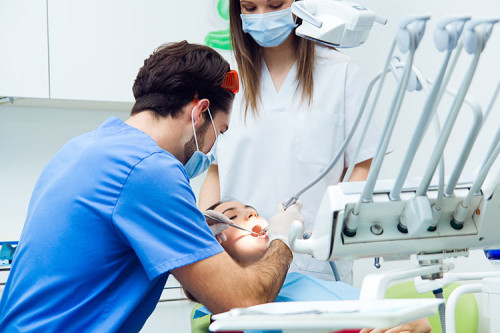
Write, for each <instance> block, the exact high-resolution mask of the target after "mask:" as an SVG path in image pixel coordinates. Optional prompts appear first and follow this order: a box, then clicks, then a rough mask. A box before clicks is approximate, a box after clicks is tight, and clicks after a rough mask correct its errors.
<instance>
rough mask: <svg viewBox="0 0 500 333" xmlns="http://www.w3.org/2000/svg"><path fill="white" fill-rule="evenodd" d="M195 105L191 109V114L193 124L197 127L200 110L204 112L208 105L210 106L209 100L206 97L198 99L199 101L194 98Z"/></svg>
mask: <svg viewBox="0 0 500 333" xmlns="http://www.w3.org/2000/svg"><path fill="white" fill-rule="evenodd" d="M195 103H196V104H195V105H194V107H193V110H192V111H191V115H192V117H193V122H194V126H195V127H198V125H199V124H200V115H201V113H202V112H205V111H206V110H208V107H209V106H210V101H209V100H208V99H206V98H204V99H200V100H199V101H196V100H195Z"/></svg>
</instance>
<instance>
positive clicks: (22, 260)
mask: <svg viewBox="0 0 500 333" xmlns="http://www.w3.org/2000/svg"><path fill="white" fill-rule="evenodd" d="M195 201H196V199H195V196H194V193H193V191H192V189H191V187H190V185H189V178H188V176H187V174H186V171H185V169H184V167H183V165H182V164H181V163H180V162H179V161H178V160H177V159H176V158H175V157H174V156H172V155H171V154H170V153H168V152H166V151H165V150H163V149H161V148H160V147H159V146H158V145H157V144H156V142H155V141H154V140H153V139H152V138H151V137H149V136H148V135H146V134H145V133H143V132H142V131H139V130H138V129H136V128H133V127H131V126H128V125H127V124H125V123H124V122H123V121H121V120H119V119H118V118H110V119H108V120H107V121H106V122H104V123H103V124H102V125H101V126H100V127H99V128H98V129H97V130H95V131H93V132H90V133H87V134H84V135H81V136H79V137H77V138H75V139H73V140H71V141H70V142H68V143H67V144H66V145H65V146H64V147H63V148H62V149H61V150H60V151H59V152H58V153H57V154H56V155H55V157H54V158H53V159H52V160H51V161H50V162H49V164H48V165H47V166H46V167H45V169H44V170H43V172H42V174H41V176H40V178H39V180H38V182H37V184H36V187H35V189H34V191H33V195H32V198H31V202H30V206H29V209H28V216H27V219H26V222H25V226H24V229H23V232H22V236H21V239H20V241H19V246H18V248H17V250H16V253H15V256H14V259H13V264H12V269H11V272H10V275H9V279H8V281H7V284H6V286H5V289H4V292H3V296H2V299H1V301H0V332H27V331H40V332H115V331H119V332H137V331H139V330H140V329H141V327H142V326H143V325H144V323H145V321H146V319H147V318H148V317H149V315H150V314H151V312H152V311H153V310H154V308H155V306H156V304H157V302H158V299H159V297H160V295H161V292H162V289H163V287H164V285H165V282H166V280H167V278H168V275H169V271H170V270H172V269H174V268H177V267H181V266H184V265H188V264H191V263H193V262H196V261H199V260H202V259H205V258H207V257H210V256H212V255H214V254H217V253H219V252H221V251H223V249H222V247H221V246H220V244H219V243H218V242H217V241H216V240H215V238H214V237H213V235H212V233H211V231H210V229H209V228H208V226H207V224H206V222H205V219H204V218H203V216H202V214H201V212H200V211H199V210H198V209H197V207H196V202H195Z"/></svg>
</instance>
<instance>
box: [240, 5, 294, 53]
mask: <svg viewBox="0 0 500 333" xmlns="http://www.w3.org/2000/svg"><path fill="white" fill-rule="evenodd" d="M240 16H241V22H242V29H243V31H244V32H247V33H249V34H250V35H251V36H252V38H253V39H254V40H255V42H257V44H259V45H260V46H262V47H275V46H278V45H280V44H282V43H283V42H284V41H285V40H286V39H287V38H288V36H290V33H291V32H292V30H293V28H295V22H294V21H293V16H292V8H291V7H288V8H287V9H283V10H278V11H275V12H269V13H264V14H240Z"/></svg>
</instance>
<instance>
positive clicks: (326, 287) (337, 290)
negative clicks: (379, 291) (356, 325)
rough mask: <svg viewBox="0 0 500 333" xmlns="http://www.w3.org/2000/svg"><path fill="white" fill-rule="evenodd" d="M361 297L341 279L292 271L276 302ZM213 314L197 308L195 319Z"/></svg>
mask: <svg viewBox="0 0 500 333" xmlns="http://www.w3.org/2000/svg"><path fill="white" fill-rule="evenodd" d="M355 299H359V290H358V289H357V288H354V287H353V286H351V285H349V284H347V283H344V282H341V281H325V280H321V279H318V278H316V277H314V276H310V275H306V274H302V273H290V274H288V275H287V276H286V278H285V282H284V283H283V287H281V290H280V293H279V294H278V297H277V298H276V300H275V302H306V301H342V300H355ZM206 315H211V312H210V311H208V309H207V308H206V307H204V306H202V307H200V308H198V309H196V311H195V313H194V314H193V319H196V318H200V317H204V316H206ZM245 332H247V333H279V332H281V331H276V330H272V331H271V330H266V331H257V330H251V331H245Z"/></svg>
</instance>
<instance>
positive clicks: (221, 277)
mask: <svg viewBox="0 0 500 333" xmlns="http://www.w3.org/2000/svg"><path fill="white" fill-rule="evenodd" d="M294 221H300V222H302V223H303V222H304V218H303V217H302V216H301V215H300V204H299V205H292V206H290V207H289V208H288V209H287V210H286V211H283V208H281V209H280V210H278V212H277V213H276V214H275V215H274V216H273V217H272V218H271V219H270V220H269V231H268V234H269V239H270V240H271V243H270V245H269V247H268V249H267V251H266V252H265V253H264V256H263V257H262V258H261V259H259V260H258V261H256V262H254V263H252V264H250V265H248V266H242V265H239V264H238V263H237V262H235V261H234V260H233V259H232V258H231V257H230V256H229V255H228V254H227V252H222V253H219V254H216V255H214V256H211V257H208V258H206V259H204V260H200V261H197V262H195V263H192V264H190V265H186V266H182V267H179V268H176V269H173V270H172V271H171V273H172V275H173V276H174V277H175V278H176V279H177V280H178V281H179V282H180V283H181V285H182V286H183V287H184V288H185V289H186V290H187V291H188V292H189V293H190V294H191V295H192V296H193V297H194V298H196V299H197V300H198V301H199V302H201V303H202V304H204V305H205V306H206V307H207V308H208V310H210V311H211V312H212V313H220V312H225V311H229V310H230V309H232V308H235V307H248V306H252V305H257V304H262V303H269V302H273V301H274V300H275V299H276V297H277V296H278V293H279V291H280V289H281V287H282V285H283V282H284V280H285V276H286V273H287V271H288V267H289V265H290V262H291V261H292V252H291V251H290V248H289V247H288V245H287V244H286V243H287V238H288V233H289V230H290V226H291V224H292V223H293V222H294Z"/></svg>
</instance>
